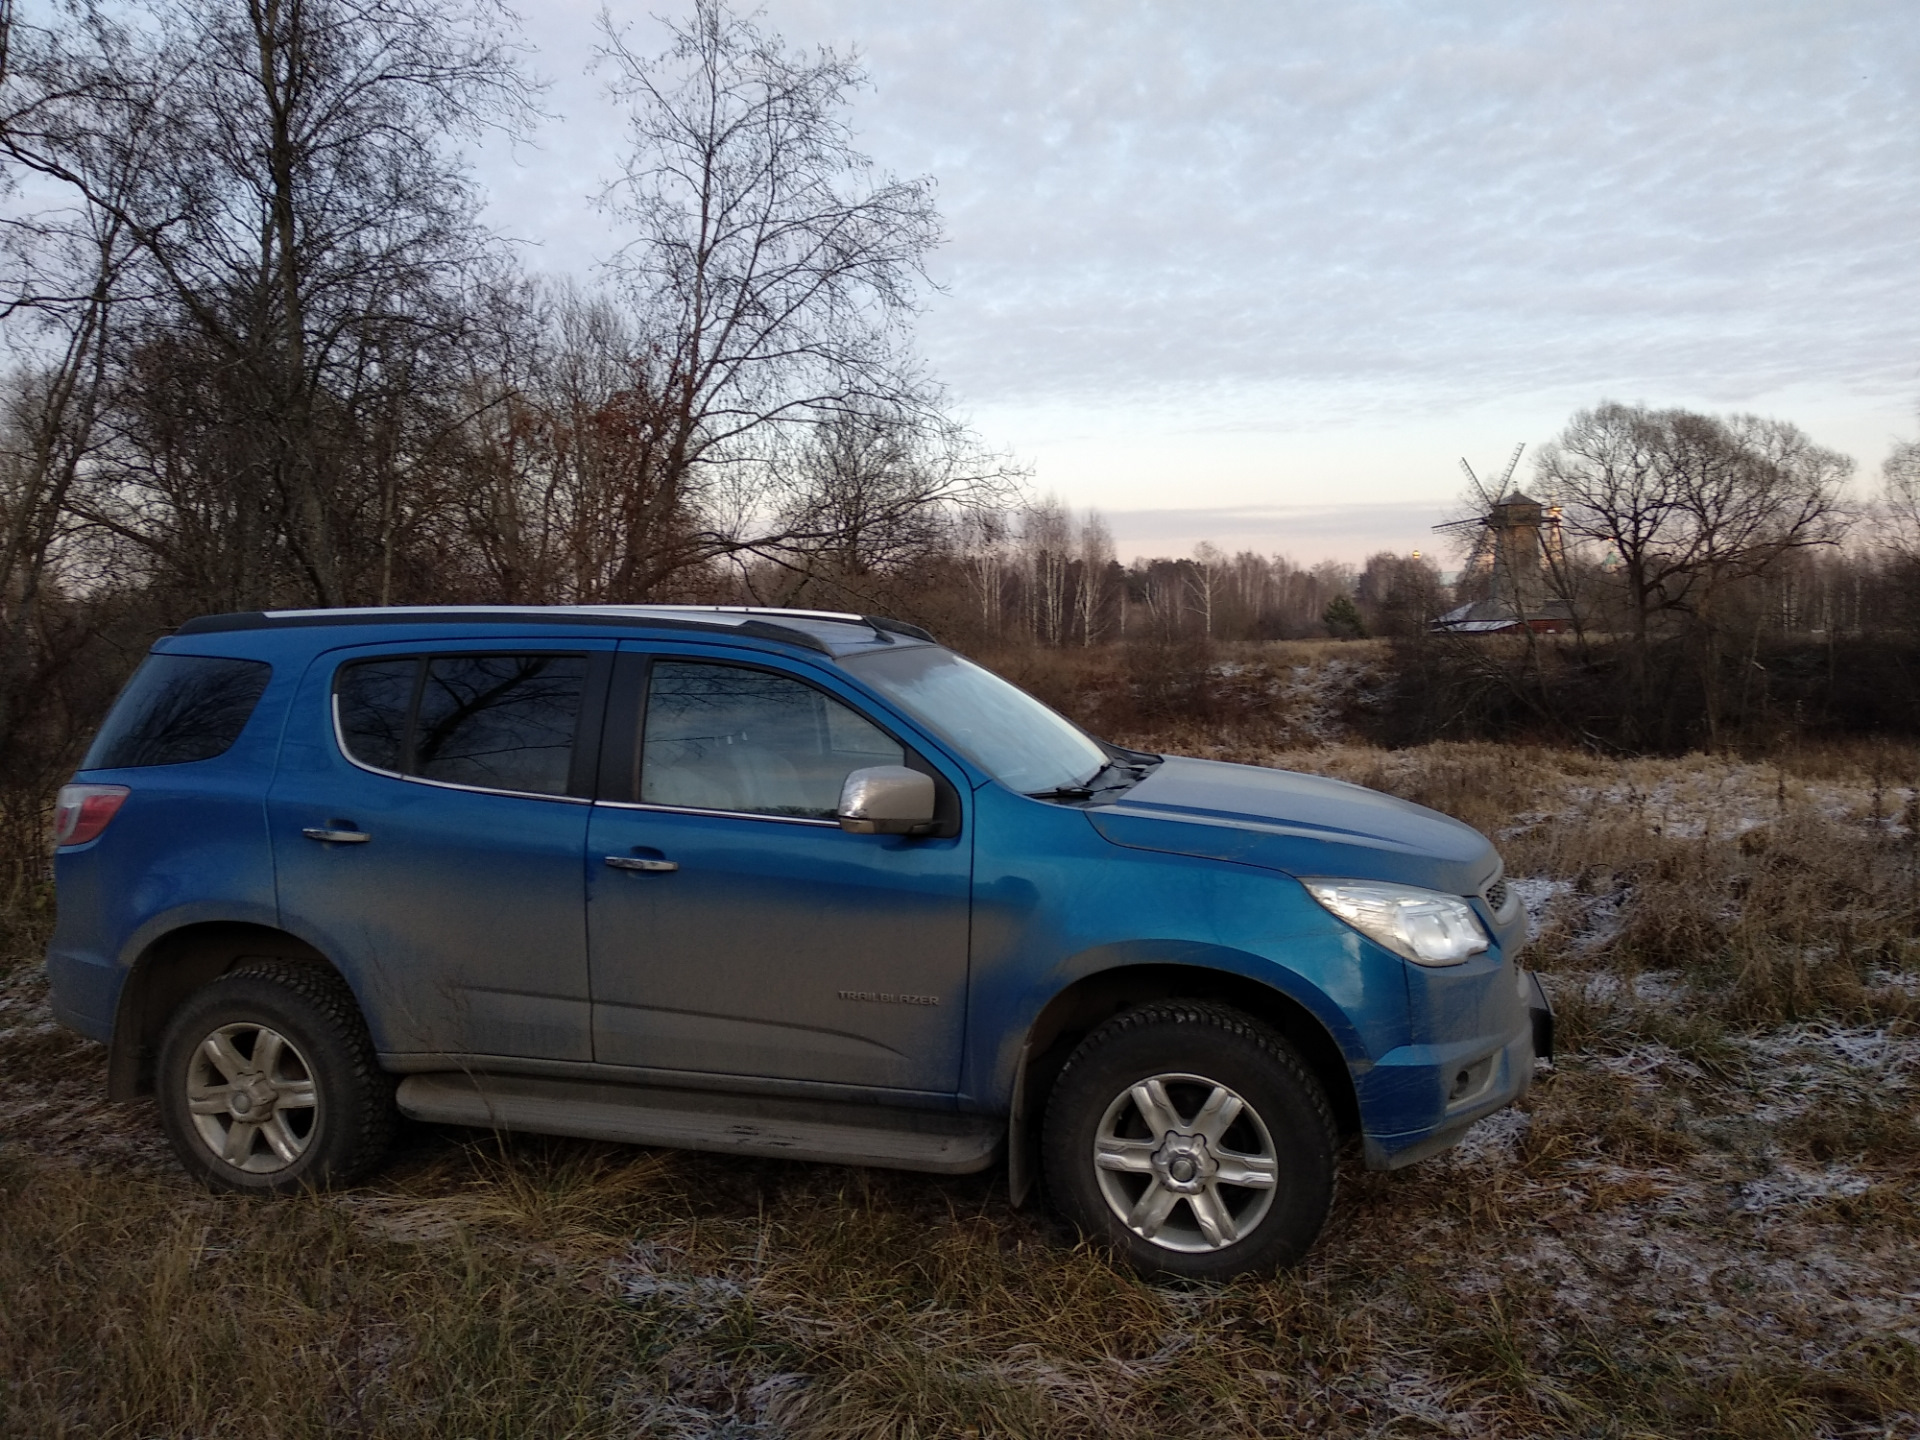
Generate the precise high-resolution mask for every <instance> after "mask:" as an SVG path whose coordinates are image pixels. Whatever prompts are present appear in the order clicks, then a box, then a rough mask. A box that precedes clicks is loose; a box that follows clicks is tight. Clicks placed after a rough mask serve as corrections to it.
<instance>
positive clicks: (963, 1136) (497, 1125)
mask: <svg viewBox="0 0 1920 1440" xmlns="http://www.w3.org/2000/svg"><path fill="white" fill-rule="evenodd" d="M395 1098H396V1100H397V1101H398V1103H399V1106H400V1112H401V1113H402V1114H403V1115H406V1116H408V1117H410V1118H412V1119H414V1120H430V1121H434V1122H436V1123H439V1124H444V1125H477V1126H481V1127H483V1128H486V1129H492V1130H506V1131H517V1132H521V1133H525V1134H533V1135H572V1136H575V1137H577V1138H579V1139H582V1140H618V1141H622V1142H624V1143H626V1144H630V1145H663V1146H668V1147H671V1148H673V1149H678V1150H714V1151H718V1152H720V1153H721V1154H728V1155H767V1156H772V1157H774V1158H776V1159H782V1160H821V1161H826V1162H827V1163H829V1164H834V1165H875V1166H879V1167H882V1168H884V1169H889V1170H924V1171H929V1172H931V1173H932V1174H935V1175H971V1174H973V1173H974V1172H976V1171H979V1170H985V1169H986V1168H987V1167H988V1166H989V1165H991V1164H993V1162H994V1161H995V1160H996V1159H998V1158H999V1155H1000V1148H1001V1142H1002V1141H1003V1140H1004V1139H1005V1138H1006V1132H1007V1127H1006V1123H1005V1122H1004V1121H1002V1120H999V1119H994V1118H991V1117H987V1116H980V1115H958V1114H953V1113H951V1112H946V1111H932V1110H894V1109H889V1108H886V1107H883V1106H878V1105H851V1104H846V1103H844V1102H837V1101H831V1100H789V1099H784V1098H781V1097H778V1096H768V1095H722V1094H715V1093H710V1092H707V1091H701V1090H668V1089H662V1088H658V1087H653V1086H638V1085H609V1084H602V1083H596V1082H594V1081H587V1080H543V1079H538V1078H534V1077H530V1076H522V1075H480V1076H473V1075H465V1074H433V1075H409V1076H407V1077H406V1078H405V1079H404V1080H402V1081H401V1082H400V1089H399V1093H398V1095H397V1096H396V1097H395Z"/></svg>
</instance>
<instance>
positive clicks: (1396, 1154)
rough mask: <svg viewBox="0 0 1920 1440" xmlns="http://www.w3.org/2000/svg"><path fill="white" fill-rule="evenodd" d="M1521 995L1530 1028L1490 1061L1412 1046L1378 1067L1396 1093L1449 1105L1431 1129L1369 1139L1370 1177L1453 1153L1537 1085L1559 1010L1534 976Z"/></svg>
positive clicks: (1525, 977) (1525, 978)
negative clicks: (1419, 1094) (1476, 1128)
mask: <svg viewBox="0 0 1920 1440" xmlns="http://www.w3.org/2000/svg"><path fill="white" fill-rule="evenodd" d="M1520 988H1521V992H1522V994H1523V995H1524V997H1525V999H1526V1016H1525V1023H1524V1025H1523V1027H1522V1028H1520V1029H1518V1030H1517V1031H1516V1032H1515V1033H1514V1034H1513V1035H1512V1036H1511V1037H1510V1038H1509V1039H1508V1040H1507V1042H1506V1043H1505V1044H1504V1045H1502V1046H1501V1047H1500V1048H1499V1049H1498V1050H1496V1051H1494V1052H1492V1053H1491V1054H1482V1055H1479V1056H1477V1057H1475V1056H1472V1055H1471V1051H1470V1050H1469V1053H1467V1054H1460V1053H1457V1052H1458V1050H1459V1047H1436V1046H1407V1047H1405V1048H1404V1049H1403V1050H1402V1051H1398V1052H1395V1053H1394V1054H1393V1055H1390V1056H1388V1057H1386V1058H1385V1059H1384V1060H1383V1061H1382V1063H1381V1065H1380V1066H1377V1067H1375V1075H1376V1076H1378V1074H1379V1072H1380V1071H1382V1070H1386V1069H1389V1068H1391V1069H1393V1070H1395V1071H1396V1072H1397V1073H1396V1075H1395V1077H1394V1083H1395V1084H1396V1086H1397V1087H1400V1088H1404V1089H1406V1090H1410V1091H1419V1090H1424V1091H1426V1092H1427V1093H1429V1094H1433V1093H1435V1092H1438V1093H1439V1094H1441V1095H1444V1096H1445V1097H1446V1098H1445V1099H1444V1101H1443V1104H1442V1111H1441V1114H1440V1118H1439V1119H1438V1120H1437V1121H1436V1122H1434V1123H1433V1124H1430V1125H1426V1126H1423V1127H1421V1128H1419V1129H1414V1130H1400V1131H1395V1132H1392V1133H1387V1134H1376V1133H1373V1132H1371V1131H1369V1132H1367V1133H1365V1134H1363V1135H1362V1137H1361V1140H1362V1145H1363V1148H1364V1151H1365V1157H1366V1165H1367V1168H1368V1169H1369V1170H1398V1169H1400V1168H1401V1167H1402V1166H1406V1165H1411V1164H1413V1163H1414V1162H1415V1161H1417V1160H1424V1159H1426V1158H1427V1157H1428V1156H1429V1155H1437V1154H1439V1153H1440V1152H1441V1151H1442V1150H1447V1149H1451V1148H1452V1147H1453V1146H1455V1145H1457V1144H1459V1143H1460V1138H1461V1137H1462V1136H1463V1135H1465V1134H1466V1133H1467V1131H1468V1130H1469V1129H1470V1128H1472V1126H1473V1123H1474V1122H1475V1121H1476V1120H1482V1119H1485V1118H1486V1117H1487V1116H1488V1115H1491V1114H1493V1113H1494V1112H1495V1111H1497V1110H1502V1109H1505V1108H1506V1107H1507V1106H1509V1105H1511V1104H1513V1102H1514V1101H1516V1100H1518V1099H1519V1098H1520V1097H1521V1096H1523V1095H1525V1094H1526V1093H1527V1091H1528V1089H1529V1088H1531V1086H1532V1084H1533V1066H1534V1061H1535V1060H1547V1061H1551V1060H1552V1059H1553V1006H1552V1004H1551V1003H1550V1002H1549V1001H1548V999H1547V995H1546V991H1545V990H1543V989H1542V988H1541V986H1540V977H1539V976H1537V975H1535V974H1533V973H1532V972H1530V971H1522V972H1521V974H1520ZM1482 1067H1485V1068H1484V1071H1483V1070H1482ZM1429 1113H1431V1112H1429Z"/></svg>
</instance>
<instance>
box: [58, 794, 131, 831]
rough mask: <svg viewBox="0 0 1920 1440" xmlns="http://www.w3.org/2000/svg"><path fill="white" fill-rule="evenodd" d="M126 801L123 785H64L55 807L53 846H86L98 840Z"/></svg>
mask: <svg viewBox="0 0 1920 1440" xmlns="http://www.w3.org/2000/svg"><path fill="white" fill-rule="evenodd" d="M126 798H127V787H126V786H124V785H62V786H61V787H60V796H59V798H58V799H57V800H55V801H54V803H53V843H54V844H55V845H84V844H86V843H87V842H88V841H89V840H97V839H99V838H100V832H101V831H102V830H104V829H106V828H107V822H108V821H109V820H111V819H113V817H114V816H115V815H116V814H118V813H119V810H120V805H121V802H122V801H124V800H125V799H126Z"/></svg>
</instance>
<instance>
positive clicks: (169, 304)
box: [0, 0, 527, 605]
mask: <svg viewBox="0 0 1920 1440" xmlns="http://www.w3.org/2000/svg"><path fill="white" fill-rule="evenodd" d="M119 14H120V12H119V11H118V10H117V9H115V8H113V7H108V6H105V5H101V4H97V3H93V0H88V3H86V4H84V5H82V6H81V7H80V8H79V9H78V11H77V12H76V15H75V19H74V22H73V24H72V26H71V28H70V30H69V32H68V33H65V34H62V35H60V36H56V37H54V38H53V39H52V40H51V41H50V43H49V47H48V50H49V54H50V56H51V57H52V60H53V61H54V62H57V63H50V64H49V65H47V66H44V67H42V69H41V70H40V72H39V74H38V75H37V76H35V75H23V74H21V73H20V72H18V71H16V73H15V74H14V75H12V76H10V77H9V81H8V83H9V85H10V86H13V87H14V90H15V94H14V95H13V96H11V97H10V100H11V101H12V103H10V104H9V105H8V106H7V107H6V110H7V112H8V113H9V114H10V115H12V116H13V117H14V119H13V120H12V122H11V123H10V124H9V125H8V126H7V127H6V128H5V130H4V134H0V143H4V146H5V150H6V153H7V154H8V156H9V157H10V158H11V159H12V160H13V162H14V163H15V164H17V165H21V166H25V167H28V168H30V169H32V170H34V171H37V172H39V173H40V174H41V175H43V176H45V177H48V178H50V179H52V180H55V181H57V182H60V183H61V184H64V185H65V186H66V187H68V188H69V190H70V191H71V192H72V193H74V194H76V195H78V196H80V197H81V198H82V199H83V201H84V203H85V204H86V205H88V206H91V207H94V208H97V209H100V210H102V211H104V212H106V213H107V214H110V215H111V216H112V217H113V218H114V220H115V221H116V222H118V223H119V224H120V225H121V226H123V227H124V230H125V233H126V235H127V237H128V239H129V241H130V242H131V243H132V244H133V245H134V246H135V247H136V248H137V250H138V253H139V256H140V260H141V267H140V269H141V273H140V275H139V277H138V281H139V283H138V285H137V286H136V287H135V293H136V294H137V295H138V297H139V300H140V303H139V305H138V306H136V307H131V311H132V313H130V314H129V315H128V317H127V322H126V324H125V326H124V327H123V328H124V335H125V341H124V343H125V351H124V354H123V355H122V356H121V357H120V359H119V362H118V363H119V365H120V367H121V368H122V369H123V370H125V371H126V372H127V373H128V374H129V375H130V376H133V377H137V380H138V383H134V384H130V385H128V386H126V387H123V393H124V395H125V397H126V407H127V408H126V413H125V415H124V416H123V418H122V427H121V428H122V430H123V433H124V435H125V438H126V447H125V449H124V451H123V464H122V465H121V467H120V471H119V473H118V475H117V477H116V479H115V483H113V484H112V485H108V486H104V487H101V488H100V489H99V490H97V491H96V492H95V493H94V494H93V495H91V496H90V497H89V510H90V518H91V519H92V520H93V521H94V523H96V524H99V525H101V526H105V527H108V528H111V529H114V530H116V531H118V532H119V533H121V534H122V535H123V536H124V537H125V538H126V539H128V540H129V541H130V542H132V543H134V544H136V545H139V546H142V547H144V548H145V549H146V550H147V551H148V552H149V553H150V554H151V555H152V556H153V557H154V558H155V559H156V561H157V562H159V563H161V564H163V565H166V566H170V567H171V568H173V569H174V570H176V571H181V572H183V582H184V583H186V584H187V585H188V588H189V589H191V590H193V591H195V592H196V594H195V597H194V598H195V599H196V601H198V602H200V603H205V602H207V601H216V602H220V601H224V602H225V603H227V604H230V605H251V604H260V603H264V602H266V601H267V600H269V599H271V598H273V596H275V595H276V594H278V593H280V592H281V591H282V590H283V589H284V590H287V591H289V592H290V593H292V594H294V595H298V596H301V597H303V598H307V599H311V600H313V601H317V602H319V603H322V604H335V603H341V602H343V601H345V600H348V599H353V598H372V593H371V592H373V591H374V590H376V589H377V588H378V581H377V579H376V578H375V577H376V576H377V574H378V573H379V570H380V568H381V563H382V561H381V556H382V552H383V550H384V549H385V548H386V547H385V546H384V544H383V541H382V538H381V535H380V530H381V524H382V520H383V518H387V519H390V518H391V516H392V512H393V508H394V507H393V503H392V502H393V499H394V496H395V493H396V489H395V483H394V479H393V471H394V467H395V466H396V465H404V464H405V463H406V458H405V456H404V455H403V454H402V453H401V452H402V451H403V450H404V449H405V448H406V447H407V446H408V445H410V444H412V443H414V442H415V441H417V440H419V439H421V438H423V437H427V438H430V437H431V436H433V435H436V434H438V433H440V432H441V431H442V430H443V429H444V425H442V424H440V423H438V422H437V421H434V420H428V421H427V423H425V425H424V426H422V425H420V424H419V423H418V422H419V420H420V419H421V415H420V410H421V407H420V406H418V405H417V404H416V401H417V398H418V396H419V394H420V393H421V392H422V389H423V387H424V384H425V382H426V380H427V379H428V377H429V373H430V372H432V371H433V370H435V369H437V368H444V367H445V365H446V361H445V359H444V357H440V356H435V355H433V354H432V353H431V352H432V351H433V350H434V349H435V347H436V346H443V345H444V344H445V342H447V341H449V340H450V339H452V338H454V337H457V336H458V334H459V332H460V331H461V329H462V326H463V323H464V306H463V305H462V304H461V303H460V301H459V300H458V299H456V298H454V296H453V293H452V292H454V291H457V290H458V289H459V287H460V286H461V285H463V284H464V283H465V282H466V280H467V278H468V276H469V275H470V274H471V272H472V270H473V268H474V267H475V266H476V265H478V264H480V263H481V261H482V259H483V257H484V255H485V252H486V237H485V236H484V234H483V233H482V232H481V230H480V229H479V227H478V226H477V224H476V223H475V219H474V216H475V213H476V211H477V197H476V195H475V194H474V192H473V190H472V189H471V187H470V185H469V184H468V182H467V179H466V177H465V175H464V173H463V172H462V170H461V169H460V167H459V165H458V164H457V162H456V161H455V160H454V158H453V157H452V156H451V155H450V153H449V150H448V147H447V144H446V141H447V139H448V137H450V136H454V135H459V134H463V133H472V132H473V131H474V130H476V129H477V128H479V127H481V126H484V125H487V124H492V123H512V121H513V120H514V118H515V117H516V116H517V115H518V114H519V113H520V109H521V107H522V106H523V105H524V103H525V101H526V99H527V87H526V84H525V82H524V80H523V79H522V77H521V74H520V71H519V69H518V65H517V55H516V53H515V50H514V47H513V44H512V42H511V40H510V37H509V34H508V30H507V24H508V17H507V16H506V13H505V12H504V11H503V10H501V9H499V8H498V7H497V6H496V5H494V4H492V3H490V0H483V3H480V4H477V5H476V4H457V5H456V4H455V3H453V0H171V3H166V4H163V5H162V6H160V7H159V8H158V9H156V10H155V11H154V12H152V13H151V14H150V15H149V16H147V17H145V18H144V20H143V21H142V23H139V24H137V25H133V24H127V25H123V24H121V23H119V21H118V19H117V18H116V17H117V16H118V15H119ZM135 137H138V139H139V144H140V146H141V147H142V149H141V163H140V164H139V165H138V166H137V167H135V168H134V170H133V173H134V174H135V176H136V177H137V183H136V184H134V185H132V186H130V187H127V188H125V189H116V188H115V186H114V185H113V184H112V183H111V182H112V181H113V180H114V178H115V177H117V176H119V175H121V174H123V173H126V172H127V170H128V168H129V167H128V166H127V163H126V162H127V157H128V155H129V153H130V150H129V146H130V145H132V144H133V143H134V140H135ZM213 564H220V565H221V566H223V573H217V574H209V573H206V571H207V567H208V566H209V565H213Z"/></svg>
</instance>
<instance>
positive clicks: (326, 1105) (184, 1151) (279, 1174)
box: [156, 960, 394, 1193]
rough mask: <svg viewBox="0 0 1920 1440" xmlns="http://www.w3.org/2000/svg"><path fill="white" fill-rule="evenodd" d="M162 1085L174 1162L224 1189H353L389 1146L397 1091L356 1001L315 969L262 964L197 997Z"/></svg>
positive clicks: (170, 1031)
mask: <svg viewBox="0 0 1920 1440" xmlns="http://www.w3.org/2000/svg"><path fill="white" fill-rule="evenodd" d="M156 1079H157V1082H158V1083H157V1086H156V1088H157V1089H158V1091H159V1098H160V1115H161V1121H162V1123H163V1124H164V1125H165V1127H166V1131H167V1138H168V1139H169V1140H171V1141H172V1142H173V1148H174V1151H175V1153H176V1154H178V1155H179V1157H180V1159H181V1162H182V1163H183V1164H184V1165H185V1166H186V1167H187V1169H188V1170H189V1171H190V1172H192V1173H193V1174H194V1175H196V1176H198V1177H199V1178H200V1179H202V1180H204V1181H205V1182H206V1183H207V1184H209V1185H212V1186H214V1187H215V1188H218V1189H223V1190H241V1191H255V1192H260V1191H266V1192H271V1193H284V1192H287V1191H292V1190H298V1189H302V1188H305V1187H309V1186H314V1187H318V1186H324V1185H328V1184H332V1183H336V1182H340V1181H346V1180H351V1179H354V1178H355V1177H356V1176H358V1175H361V1174H363V1173H365V1172H366V1171H367V1170H368V1169H370V1168H372V1166H373V1165H375V1164H377V1163H378V1161H379V1160H380V1158H381V1156H382V1155H383V1154H384V1153H385V1151H386V1149H387V1146H388V1144H389V1142H390V1141H391V1139H392V1134H393V1128H394V1110H393V1084H392V1081H391V1080H389V1079H388V1077H387V1076H386V1075H385V1074H384V1073H382V1071H381V1070H380V1068H379V1065H378V1063H377V1062H376V1060H375V1057H374V1051H373V1042H372V1040H371V1038H370V1037H369V1036H368V1035H367V1029H366V1025H365V1023H364V1022H363V1021H362V1020H361V1018H360V1012H359V1010H358V1008H357V1007H356V1006H355V1004H354V1000H353V992H352V991H350V990H349V989H348V988H347V986H346V983H345V982H344V981H342V980H341V979H340V977H339V976H337V975H335V974H334V973H333V972H332V971H330V970H326V969H324V968H322V967H321V966H318V965H315V964H310V963H302V962H299V961H285V960H281V961H275V960H268V961H257V962H254V963H252V964H249V965H246V966H244V967H243V968H241V969H238V970H234V971H230V972H229V973H227V974H226V975H223V976H221V977H220V978H219V979H218V980H215V981H213V982H212V983H211V984H209V985H207V986H206V987H204V988H203V989H201V990H198V991H196V992H195V993H194V994H193V995H191V996H189V997H188V998H187V1000H186V1001H185V1002H183V1003H182V1005H181V1006H180V1008H179V1009H178V1010H177V1011H176V1012H175V1013H174V1015H173V1018H172V1019H171V1020H170V1021H169V1022H168V1024H167V1029H166V1033H165V1035H164V1036H163V1037H162V1039H161V1043H160V1059H159V1071H158V1074H157V1076H156Z"/></svg>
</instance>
